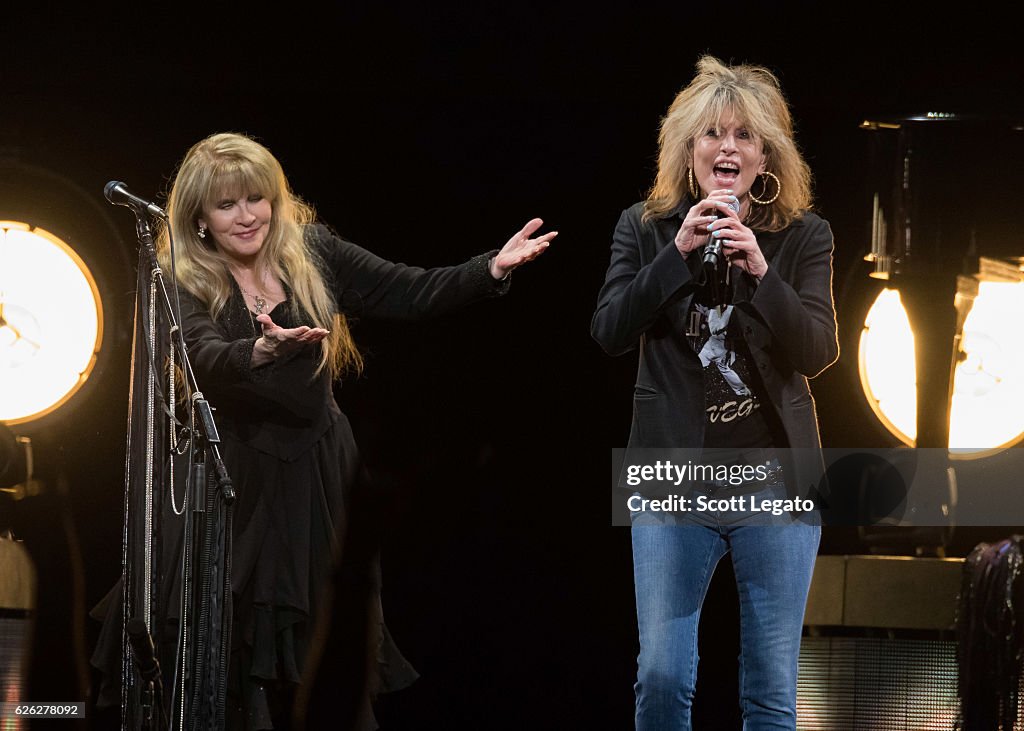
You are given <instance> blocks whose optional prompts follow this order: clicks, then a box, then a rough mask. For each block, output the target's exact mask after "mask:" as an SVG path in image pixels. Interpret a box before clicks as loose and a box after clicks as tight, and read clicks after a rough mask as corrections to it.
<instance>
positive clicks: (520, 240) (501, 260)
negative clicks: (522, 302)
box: [491, 218, 558, 279]
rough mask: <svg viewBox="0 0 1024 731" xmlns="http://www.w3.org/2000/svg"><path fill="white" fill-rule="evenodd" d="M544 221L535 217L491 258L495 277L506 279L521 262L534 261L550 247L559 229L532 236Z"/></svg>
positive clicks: (492, 273)
mask: <svg viewBox="0 0 1024 731" xmlns="http://www.w3.org/2000/svg"><path fill="white" fill-rule="evenodd" d="M543 223H544V222H543V221H542V220H540V219H539V218H534V219H533V220H531V221H530V222H529V223H527V224H526V225H525V226H523V228H522V230H521V231H518V232H517V233H516V234H515V235H513V236H512V238H510V239H509V240H508V243H507V244H505V245H504V246H503V247H502V248H501V251H499V252H498V255H497V256H496V257H494V258H493V259H491V276H492V277H494V278H495V279H504V278H505V277H506V276H507V275H508V273H509V272H511V271H512V270H513V269H515V268H516V267H517V266H519V265H521V264H525V263H526V262H528V261H533V260H534V259H536V258H537V257H538V256H540V255H541V254H542V253H544V249H546V248H548V244H549V243H550V242H551V239H553V238H555V237H556V236H558V232H557V231H552V232H551V233H546V234H544V235H543V236H538V237H537V238H535V239H531V238H530V236H532V235H533V233H534V232H535V231H536V230H537V229H539V228H540V227H541V226H542V225H543Z"/></svg>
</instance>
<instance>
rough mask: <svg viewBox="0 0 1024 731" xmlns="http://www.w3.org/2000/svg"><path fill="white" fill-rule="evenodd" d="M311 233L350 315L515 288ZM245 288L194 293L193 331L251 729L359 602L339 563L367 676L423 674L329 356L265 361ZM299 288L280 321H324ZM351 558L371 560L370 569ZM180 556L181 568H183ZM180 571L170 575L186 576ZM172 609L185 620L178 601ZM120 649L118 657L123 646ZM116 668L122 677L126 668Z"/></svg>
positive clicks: (276, 312)
mask: <svg viewBox="0 0 1024 731" xmlns="http://www.w3.org/2000/svg"><path fill="white" fill-rule="evenodd" d="M306 239H307V254H308V255H309V256H310V257H311V259H312V260H313V261H314V262H316V263H317V265H318V266H319V267H320V268H321V272H322V274H323V276H324V279H325V282H326V284H327V287H328V289H329V291H330V292H331V294H332V295H333V296H334V298H335V301H336V302H337V303H338V305H339V308H340V309H341V311H343V312H345V313H346V314H349V315H353V314H357V315H358V316H359V317H360V318H376V319H391V320H416V319H425V318H428V317H432V316H435V315H440V314H443V313H445V312H448V311H451V310H454V309H455V308H457V307H460V306H462V305H465V304H467V303H470V302H472V301H474V300H478V299H481V298H484V297H489V296H495V295H500V294H503V293H504V292H505V291H506V290H507V287H508V283H507V281H506V282H498V281H496V280H495V279H494V278H493V277H491V275H490V272H489V270H488V264H489V260H490V258H491V256H493V253H494V252H492V253H490V254H484V255H481V256H477V257H475V258H473V259H471V260H469V261H468V262H466V263H464V264H462V265H459V266H453V267H441V268H436V269H429V270H424V269H420V268H417V267H410V266H406V265H403V264H396V263H392V262H388V261H385V260H384V259H381V258H380V257H377V256H375V255H374V254H372V253H370V252H369V251H366V250H365V249H362V248H360V247H358V246H356V245H355V244H352V243H350V242H348V241H344V240H343V239H341V238H340V237H338V236H336V235H334V234H333V233H332V232H330V231H329V230H328V229H327V228H326V227H324V226H322V225H316V226H312V227H310V228H309V229H308V230H307V232H306ZM231 282H232V294H231V297H230V299H229V300H228V301H227V303H226V304H225V305H224V307H223V309H222V310H221V312H220V313H219V314H218V316H217V318H216V319H212V318H211V317H210V316H209V314H208V312H207V309H206V307H205V305H203V304H202V303H201V302H199V301H198V299H196V298H195V297H194V296H192V295H191V294H189V293H188V292H186V291H185V290H184V289H183V288H182V289H181V291H180V296H181V306H182V322H181V324H182V333H183V335H184V340H185V343H186V346H187V348H188V352H189V357H190V360H191V363H192V366H193V370H194V372H195V374H196V379H197V381H198V384H199V387H200V388H201V389H202V391H203V393H204V395H205V396H206V397H207V399H208V400H209V401H210V403H211V404H212V405H213V406H214V407H215V408H216V419H217V426H218V429H219V432H220V436H221V440H222V444H221V453H222V456H223V459H224V463H225V465H226V467H227V469H228V472H229V474H230V476H231V478H232V480H233V483H234V489H235V493H236V495H237V499H236V502H235V504H234V526H233V527H234V531H233V540H234V547H233V552H232V562H233V565H232V575H231V576H232V589H233V595H234V627H233V634H232V639H233V642H232V649H233V657H232V676H233V677H232V680H231V682H230V683H229V700H232V698H231V696H232V695H234V696H235V698H234V702H236V703H240V704H241V706H242V709H241V711H242V713H243V714H244V715H245V716H246V717H247V718H246V719H245V725H246V727H249V728H266V727H269V726H267V722H268V721H269V719H270V718H271V717H272V715H273V710H274V709H273V708H271V707H270V706H271V705H272V704H271V703H269V702H268V697H267V692H268V689H272V688H273V687H274V686H280V685H285V686H287V685H288V684H295V683H299V682H300V680H302V681H304V682H308V681H309V680H310V678H309V677H308V672H307V674H306V675H305V676H304V675H303V671H304V668H305V666H306V664H307V654H308V651H309V650H310V642H311V640H312V639H313V635H314V629H315V627H314V622H315V619H316V615H317V613H318V611H319V612H321V613H322V612H323V611H324V609H325V608H328V609H329V608H330V604H329V603H325V602H329V600H330V596H331V594H333V595H334V596H333V601H334V602H335V604H336V605H337V603H338V602H341V603H343V604H344V603H345V602H349V601H350V600H351V597H347V596H338V593H339V590H340V591H342V592H344V591H345V589H344V588H342V589H339V587H329V586H327V584H328V583H330V579H331V577H332V572H333V570H334V569H335V567H336V566H338V560H339V559H341V560H343V561H345V562H346V563H345V565H346V569H345V572H346V575H347V576H348V577H349V579H348V581H349V583H348V585H347V586H348V587H349V588H351V589H352V596H356V597H359V599H358V600H356V603H357V604H359V605H360V606H359V607H357V608H356V609H355V610H354V611H352V607H351V606H349V607H348V610H349V614H352V615H353V616H355V617H356V618H359V617H362V621H364V622H366V624H365V629H366V632H365V637H364V638H362V639H364V640H365V643H366V650H367V651H368V652H369V653H370V656H371V657H372V658H374V660H373V661H371V663H370V665H371V666H372V665H373V664H376V665H377V668H378V670H377V671H374V670H373V669H372V667H371V669H369V670H368V671H367V673H366V675H368V676H369V677H368V679H367V687H368V690H369V691H370V693H374V692H377V691H384V690H395V689H398V688H402V687H405V686H406V685H408V684H410V683H411V682H412V681H413V680H414V679H415V678H416V673H415V671H414V670H413V669H412V667H411V666H410V665H409V664H408V663H407V662H406V661H405V659H404V658H402V656H401V654H400V653H399V652H398V650H397V648H395V646H394V644H393V643H392V642H391V638H390V636H389V635H388V632H387V629H386V628H385V626H384V621H383V615H382V613H381V609H380V581H379V569H378V568H377V562H376V553H375V544H374V536H372V535H371V532H372V531H371V530H370V529H368V528H367V527H366V526H367V525H368V524H370V523H372V522H373V521H372V520H371V519H370V518H369V516H362V515H353V513H352V506H353V503H359V504H362V503H365V502H367V500H366V498H365V494H364V493H365V492H366V491H367V490H369V487H368V484H367V480H366V476H365V471H364V470H363V468H362V467H361V464H360V458H359V453H358V450H357V448H356V444H355V440H354V438H353V434H352V429H351V426H350V425H349V421H348V419H347V418H346V417H345V415H344V414H343V413H342V412H341V410H340V408H339V407H338V404H337V402H336V401H335V399H334V396H333V391H332V383H331V380H330V377H329V375H328V373H327V372H326V370H325V371H323V372H321V373H320V374H319V375H315V376H314V373H315V370H316V366H317V363H318V361H319V355H320V348H319V346H315V347H306V348H302V349H299V350H296V351H292V352H290V353H287V354H285V355H282V356H281V357H280V358H278V359H277V360H275V361H273V362H272V363H270V364H267V365H264V366H260V367H256V368H253V367H251V358H252V351H253V345H254V343H255V342H256V340H257V338H258V336H259V335H260V334H261V328H260V324H259V323H258V322H255V313H253V312H251V311H250V310H249V309H248V307H247V305H246V302H245V299H244V298H243V296H242V292H241V291H240V289H239V288H238V286H237V284H235V282H234V279H233V278H232V279H231ZM286 294H287V295H288V297H289V300H286V301H285V302H282V303H280V304H278V305H277V306H276V307H275V308H274V309H273V310H272V312H271V313H270V315H271V317H272V319H273V320H274V322H275V323H276V324H278V325H280V326H282V327H285V328H290V327H297V326H299V325H304V324H312V323H311V322H310V320H309V318H308V317H307V316H306V315H305V313H302V312H298V311H296V309H295V308H293V307H292V304H291V301H290V298H291V297H292V293H291V291H290V290H289V289H288V288H287V287H286ZM179 532H180V528H179ZM167 553H169V554H170V553H173V552H171V551H168V552H167ZM346 553H351V554H359V559H358V563H359V565H356V566H354V565H353V561H354V559H353V555H345V554H346ZM174 559H175V557H174V556H171V557H169V559H168V560H169V561H170V562H171V564H173V561H174ZM171 564H168V565H167V568H166V569H165V570H167V571H169V572H170V573H171V574H172V575H173V572H174V570H175V569H174V566H173V565H171ZM353 587H355V588H353ZM328 589H333V590H332V591H328ZM169 605H170V607H172V608H171V609H170V610H169V611H168V616H169V617H172V618H173V617H174V616H175V615H176V609H174V608H173V607H174V606H175V605H174V602H169ZM113 614H115V613H111V615H113ZM337 616H338V615H337V612H335V617H337ZM109 621H110V615H108V622H109ZM362 629H363V628H362V627H361V628H360V630H362ZM322 631H323V627H322V626H321V627H320V632H321V634H322ZM112 634H116V633H112ZM168 634H170V635H171V636H173V634H174V633H168ZM356 634H357V635H358V634H360V633H358V632H357V633H356ZM117 640H119V638H116V637H111V638H110V639H109V640H108V642H109V641H115V642H116V641H117ZM101 650H102V648H101V649H100V650H97V657H100V656H101V654H102V652H101ZM117 650H119V647H118V648H115V651H114V654H115V658H116V652H117ZM106 653H107V655H108V657H109V655H110V648H109V647H107V648H106ZM94 662H95V661H94ZM356 664H361V663H359V662H358V660H356ZM110 669H111V670H114V675H115V677H116V672H117V666H116V665H115V666H112V667H111V668H110ZM358 676H359V674H358V673H356V675H355V676H354V677H358ZM349 691H351V689H341V688H339V691H338V692H339V694H341V693H344V692H349ZM357 702H358V703H359V704H360V705H361V706H362V708H361V709H359V713H360V723H359V727H360V728H375V727H376V724H375V723H374V722H373V716H372V711H371V710H370V706H369V695H366V696H365V697H363V698H362V699H361V700H359V699H357Z"/></svg>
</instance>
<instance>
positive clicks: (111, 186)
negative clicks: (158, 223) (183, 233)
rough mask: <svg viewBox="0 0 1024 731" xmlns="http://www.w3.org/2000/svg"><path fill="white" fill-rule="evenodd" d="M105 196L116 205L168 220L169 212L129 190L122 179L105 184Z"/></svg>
mask: <svg viewBox="0 0 1024 731" xmlns="http://www.w3.org/2000/svg"><path fill="white" fill-rule="evenodd" d="M103 195H104V197H105V198H106V199H107V200H108V201H110V202H111V203H113V204H114V205H115V206H127V207H128V208H132V209H134V210H136V211H145V212H147V213H150V214H152V215H154V216H157V217H158V218H162V219H164V220H165V221H166V220H167V214H166V213H164V209H163V208H161V207H160V206H158V205H156V204H155V203H151V202H150V201H148V200H146V199H145V198H139V196H137V195H135V194H134V193H132V192H130V191H129V190H128V187H127V186H126V185H125V184H124V183H122V182H121V181H120V180H111V181H110V182H109V183H107V184H106V185H104V186H103Z"/></svg>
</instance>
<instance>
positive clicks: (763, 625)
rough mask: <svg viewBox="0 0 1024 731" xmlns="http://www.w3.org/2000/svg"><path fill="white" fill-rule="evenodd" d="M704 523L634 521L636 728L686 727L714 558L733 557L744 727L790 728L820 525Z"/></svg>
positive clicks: (669, 730)
mask: <svg viewBox="0 0 1024 731" xmlns="http://www.w3.org/2000/svg"><path fill="white" fill-rule="evenodd" d="M703 518H704V520H703V524H696V523H695V522H694V521H693V520H686V521H674V520H673V519H672V517H671V515H670V514H661V515H657V516H655V515H644V516H639V517H638V518H637V519H636V520H634V523H633V527H632V536H633V577H634V583H635V586H636V608H637V624H638V627H639V630H640V655H639V657H638V660H637V662H638V669H637V681H636V686H635V691H636V728H637V731H673V730H675V729H680V730H684V731H689V729H690V728H691V724H690V708H691V704H692V701H693V694H694V689H695V688H696V684H697V625H698V621H699V619H700V610H701V605H702V604H703V603H704V596H705V594H706V593H707V589H708V585H709V583H710V582H711V575H712V574H713V573H714V571H715V566H717V565H718V561H719V560H720V559H721V558H722V557H723V556H724V555H725V554H726V553H731V554H732V565H733V569H734V571H735V574H736V586H737V590H738V592H739V603H740V682H739V685H740V706H741V708H742V711H743V729H744V731H763V730H765V729H790V730H791V731H792V730H793V729H795V728H796V680H797V661H798V658H799V656H800V637H801V631H802V628H803V616H804V607H805V605H806V603H807V592H808V589H809V588H810V584H811V573H812V571H813V569H814V559H815V556H816V555H817V551H818V542H819V540H820V538H821V528H820V527H818V526H816V525H808V524H805V523H801V522H795V523H792V524H791V525H744V524H742V521H740V524H736V522H735V516H732V515H719V516H716V515H715V514H712V513H709V514H707V515H705V516H703Z"/></svg>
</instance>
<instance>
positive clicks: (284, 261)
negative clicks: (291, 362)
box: [157, 132, 363, 378]
mask: <svg viewBox="0 0 1024 731" xmlns="http://www.w3.org/2000/svg"><path fill="white" fill-rule="evenodd" d="M252 194H259V195H262V196H263V197H264V198H266V199H267V200H268V201H269V202H270V205H271V210H272V211H273V215H272V217H271V220H270V224H269V228H268V231H267V235H266V238H265V239H264V242H263V246H262V247H261V248H260V251H259V254H258V255H257V260H256V265H257V267H259V268H260V269H264V268H265V269H266V271H268V272H270V273H271V274H273V275H274V276H276V277H278V278H279V279H280V280H281V281H282V282H284V283H285V284H287V285H288V287H289V288H290V289H291V292H292V298H291V301H290V302H289V306H290V307H291V308H292V312H293V313H294V314H295V315H296V317H299V318H303V319H307V320H311V322H308V324H309V325H311V326H315V327H323V328H327V329H328V330H330V331H331V334H330V335H329V336H328V337H327V338H325V339H324V340H323V341H322V342H321V344H320V345H321V359H320V364H319V366H318V367H317V371H316V372H317V373H318V374H319V373H320V372H321V371H322V370H324V369H325V368H326V369H327V370H328V372H329V373H330V375H331V377H332V378H337V377H339V376H340V375H341V374H342V373H344V372H345V371H347V370H351V371H354V372H358V371H360V370H361V368H362V364H363V363H362V357H361V356H360V355H359V350H358V349H357V348H356V345H355V342H354V341H353V340H352V335H351V332H350V331H349V327H348V322H347V321H346V319H345V316H344V315H342V314H341V313H340V312H338V308H337V305H336V303H335V301H334V297H333V296H332V294H331V292H330V291H329V290H328V288H327V285H326V283H325V282H324V278H323V275H322V274H321V272H320V269H319V267H318V266H317V264H318V261H317V256H316V254H315V253H314V252H313V251H312V250H310V249H309V248H308V246H307V244H306V241H305V239H304V236H303V234H304V232H305V231H306V229H307V227H308V226H309V225H310V224H312V223H313V222H314V220H315V218H316V214H315V212H314V210H313V208H312V207H311V206H309V205H307V204H306V203H304V202H303V201H302V200H301V199H299V197H298V196H296V195H295V194H294V193H292V191H291V187H290V186H289V184H288V180H287V178H286V177H285V175H284V170H283V169H282V168H281V163H279V162H278V161H277V158H275V157H274V156H273V155H272V154H271V152H270V150H268V149H267V148H266V147H264V146H263V145H261V144H260V143H258V142H256V141H255V140H253V139H251V138H250V137H247V136H245V135H240V134H235V133H231V132H226V133H220V134H215V135H211V136H210V137H207V138H206V139H204V140H202V141H201V142H198V143H196V144H195V145H193V146H192V149H190V150H189V151H188V153H187V154H186V155H185V158H184V159H183V160H182V162H181V165H180V166H179V167H178V171H177V174H176V175H175V177H174V183H173V184H172V186H171V192H170V195H169V197H168V201H167V216H168V225H169V228H170V233H173V235H174V246H175V268H176V271H175V274H176V275H177V281H178V282H179V283H180V284H181V285H182V286H183V287H184V288H185V289H187V290H188V291H189V292H191V293H192V294H193V295H195V296H196V297H197V298H198V299H199V301H200V302H202V303H203V304H204V305H206V308H207V310H208V311H209V313H210V317H212V318H214V319H216V318H217V316H218V315H219V314H220V312H221V311H222V310H223V309H224V306H225V305H226V304H227V302H228V300H229V299H230V298H231V292H232V282H231V273H230V271H229V270H228V263H229V260H228V258H227V257H226V256H225V255H224V254H222V253H221V252H220V251H219V250H218V249H217V247H216V245H215V244H214V243H213V242H212V238H207V239H205V240H204V239H201V238H199V235H198V220H199V218H201V217H202V216H203V211H204V210H209V209H212V208H214V207H215V206H216V204H217V202H218V201H220V200H223V199H225V198H228V199H237V198H242V197H244V196H247V195H252ZM168 234H169V232H168V226H164V227H163V229H162V230H161V232H160V235H159V238H158V241H157V255H158V257H159V259H160V264H161V266H162V267H163V268H164V269H165V270H167V271H170V242H169V238H168Z"/></svg>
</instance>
